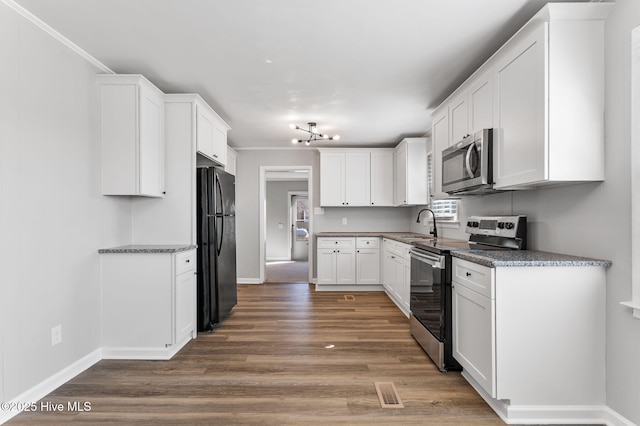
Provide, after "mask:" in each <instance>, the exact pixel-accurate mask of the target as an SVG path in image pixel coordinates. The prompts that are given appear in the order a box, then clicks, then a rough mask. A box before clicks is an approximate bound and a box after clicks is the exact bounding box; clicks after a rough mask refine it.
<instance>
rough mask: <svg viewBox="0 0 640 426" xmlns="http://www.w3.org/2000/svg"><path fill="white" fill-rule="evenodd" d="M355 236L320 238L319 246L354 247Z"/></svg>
mask: <svg viewBox="0 0 640 426" xmlns="http://www.w3.org/2000/svg"><path fill="white" fill-rule="evenodd" d="M355 245H356V239H355V238H318V248H347V247H350V248H354V247H355Z"/></svg>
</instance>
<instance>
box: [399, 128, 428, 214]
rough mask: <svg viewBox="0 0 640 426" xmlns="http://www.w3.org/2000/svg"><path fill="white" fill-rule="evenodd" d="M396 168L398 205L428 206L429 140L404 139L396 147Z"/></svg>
mask: <svg viewBox="0 0 640 426" xmlns="http://www.w3.org/2000/svg"><path fill="white" fill-rule="evenodd" d="M396 167H397V170H396V179H397V181H396V183H397V184H396V191H398V194H397V199H396V201H398V203H397V204H398V205H423V204H427V203H428V202H429V198H428V183H427V179H428V176H427V138H405V139H403V140H402V142H400V144H399V145H398V146H397V147H396Z"/></svg>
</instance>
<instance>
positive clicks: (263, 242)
mask: <svg viewBox="0 0 640 426" xmlns="http://www.w3.org/2000/svg"><path fill="white" fill-rule="evenodd" d="M293 170H306V171H307V192H308V194H309V195H308V196H309V205H310V206H311V209H312V211H311V212H310V215H309V234H310V235H311V236H313V166H260V199H259V204H260V220H259V222H260V225H259V234H260V277H259V280H260V284H262V283H264V279H265V270H266V264H267V226H266V223H267V205H266V204H267V172H290V171H293ZM300 180H303V179H300ZM289 231H291V229H289ZM313 247H314V242H313V237H311V238H310V239H309V263H308V264H309V274H308V277H307V278H308V280H309V281H308V282H311V279H312V275H313V274H312V271H313V263H314V249H313Z"/></svg>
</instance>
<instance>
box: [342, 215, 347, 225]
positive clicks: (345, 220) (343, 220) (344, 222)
mask: <svg viewBox="0 0 640 426" xmlns="http://www.w3.org/2000/svg"><path fill="white" fill-rule="evenodd" d="M342 224H343V225H346V224H347V218H346V217H343V218H342Z"/></svg>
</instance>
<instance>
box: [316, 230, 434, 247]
mask: <svg viewBox="0 0 640 426" xmlns="http://www.w3.org/2000/svg"><path fill="white" fill-rule="evenodd" d="M315 236H316V237H318V238H322V237H329V238H341V237H342V238H350V237H355V238H357V237H380V238H389V239H391V240H394V241H399V242H401V243H405V244H411V243H412V242H413V241H414V240H415V239H417V238H429V239H430V238H432V237H431V236H430V235H426V234H418V233H417V232H411V231H408V232H316V233H315ZM407 237H408V238H407Z"/></svg>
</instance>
